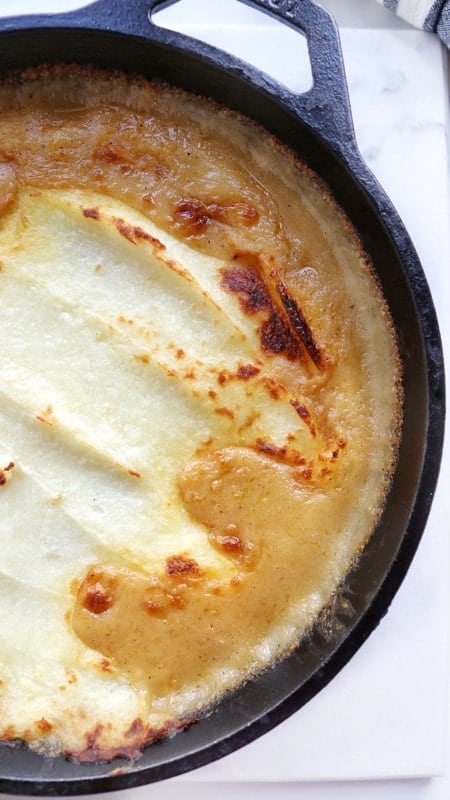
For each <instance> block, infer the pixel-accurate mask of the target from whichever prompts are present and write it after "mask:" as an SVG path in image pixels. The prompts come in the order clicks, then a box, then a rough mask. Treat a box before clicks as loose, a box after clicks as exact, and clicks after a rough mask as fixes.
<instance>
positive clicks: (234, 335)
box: [0, 68, 401, 762]
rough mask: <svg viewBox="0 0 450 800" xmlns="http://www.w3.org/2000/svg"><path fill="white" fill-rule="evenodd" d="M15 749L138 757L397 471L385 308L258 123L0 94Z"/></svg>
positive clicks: (342, 556)
mask: <svg viewBox="0 0 450 800" xmlns="http://www.w3.org/2000/svg"><path fill="white" fill-rule="evenodd" d="M0 108H1V110H2V114H1V118H0V336H1V337H2V343H3V346H2V357H1V359H0V504H1V505H0V510H1V514H0V543H1V548H0V642H1V647H0V676H1V682H0V739H4V740H12V739H15V738H22V739H24V740H25V741H27V742H28V744H29V745H30V746H31V747H33V748H36V749H38V750H40V751H42V752H44V753H47V754H55V753H58V752H63V753H66V754H68V755H70V756H71V757H72V758H74V759H76V760H79V761H87V762H89V761H98V760H105V759H106V760H110V759H113V758H114V757H116V756H119V755H123V756H125V757H128V758H136V757H138V755H139V753H140V752H141V751H142V747H143V746H144V745H145V744H147V743H150V742H152V741H154V740H156V739H158V738H161V737H162V736H164V735H166V734H167V733H171V732H174V731H176V730H179V729H182V728H183V727H185V726H186V725H187V724H189V723H190V722H191V721H192V720H193V719H195V718H196V716H198V714H199V713H201V712H202V711H203V710H204V709H206V708H208V707H209V706H210V705H211V704H213V703H215V702H216V701H217V700H218V699H220V697H221V696H222V695H223V693H224V692H226V691H228V690H230V689H232V688H234V687H236V686H238V685H239V684H240V683H242V682H243V681H245V680H247V679H248V678H250V677H252V676H253V675H255V674H257V673H258V672H260V671H261V670H263V669H265V668H266V667H268V666H270V665H271V664H272V663H273V661H274V660H276V659H278V658H280V657H282V656H283V655H284V654H285V653H287V652H288V651H289V650H290V649H291V648H292V647H293V646H295V644H296V643H297V642H298V641H299V640H300V639H301V637H302V636H303V635H304V634H305V632H307V631H308V629H309V628H310V626H311V625H312V624H313V623H314V621H315V620H316V619H317V616H318V614H319V613H320V611H321V609H322V608H323V607H324V605H326V604H327V602H328V601H329V600H330V597H331V596H332V594H333V592H334V591H335V589H336V587H337V586H338V584H339V583H340V582H341V581H342V579H343V578H344V577H345V575H346V573H347V571H348V569H349V567H350V566H351V564H352V563H353V562H354V560H355V558H357V556H358V554H359V552H360V551H361V549H362V548H363V546H364V544H365V542H366V541H367V539H368V537H369V536H370V534H371V531H372V529H373V526H374V524H375V523H376V521H377V519H378V517H379V514H380V510H381V508H382V505H383V502H384V498H385V493H386V490H387V487H388V485H389V476H390V473H391V470H392V466H393V464H394V462H395V451H396V446H397V438H398V430H399V423H400V405H401V397H400V394H401V393H400V389H399V383H400V375H399V367H398V359H397V354H396V347H395V342H394V337H393V334H392V330H391V323H390V320H389V315H388V312H387V310H386V308H385V305H384V302H383V299H382V297H381V295H380V292H379V289H378V287H377V285H376V282H375V280H374V279H373V277H372V275H371V272H370V268H369V265H368V263H367V259H366V257H365V255H364V253H363V252H362V249H361V246H360V244H359V242H358V239H357V237H356V235H355V234H354V232H353V231H352V229H351V227H350V225H349V223H348V222H347V221H346V220H345V218H344V217H343V215H342V214H341V212H340V211H339V210H338V209H337V207H336V206H335V204H334V202H333V201H332V199H331V198H330V197H329V196H328V194H327V192H326V191H325V189H324V187H323V186H322V185H321V184H320V182H319V181H318V179H316V178H315V177H314V176H313V175H312V174H311V173H310V172H309V171H308V170H307V169H306V168H305V167H303V166H302V165H301V164H300V163H298V162H297V161H295V159H294V158H293V157H292V156H291V155H289V154H288V153H287V152H286V151H285V150H284V149H283V148H282V147H281V145H279V144H278V143H277V142H275V141H274V140H273V139H272V138H270V137H269V135H268V134H265V133H263V132H262V131H261V130H260V129H259V128H258V127H256V126H255V125H253V124H252V123H250V122H248V121H246V120H244V119H242V118H240V117H237V116H236V115H234V114H232V113H230V112H227V111H224V110H220V109H218V108H216V107H214V106H213V105H211V104H209V103H208V102H206V101H203V100H201V99H199V98H194V97H191V96H189V95H185V94H183V93H180V92H177V91H175V90H171V89H168V88H166V87H163V86H160V85H152V84H150V83H146V82H144V81H139V80H138V79H134V80H128V79H127V78H125V77H123V76H121V75H119V74H113V75H108V74H106V73H102V72H98V73H94V72H90V71H88V70H82V69H79V70H76V69H72V70H70V71H67V70H64V69H63V68H54V69H42V70H40V71H39V70H36V71H33V70H30V71H28V72H27V73H25V74H23V75H22V76H21V79H20V80H17V79H12V78H11V79H10V80H6V81H4V82H3V83H2V84H0Z"/></svg>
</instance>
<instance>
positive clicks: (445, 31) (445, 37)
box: [436, 3, 450, 47]
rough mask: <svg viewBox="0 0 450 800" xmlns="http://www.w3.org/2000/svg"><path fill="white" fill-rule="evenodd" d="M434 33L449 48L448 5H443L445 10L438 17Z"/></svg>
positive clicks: (449, 6)
mask: <svg viewBox="0 0 450 800" xmlns="http://www.w3.org/2000/svg"><path fill="white" fill-rule="evenodd" d="M436 33H437V34H438V36H440V38H441V39H442V41H443V42H444V44H446V45H447V47H450V3H446V4H445V8H444V10H443V11H442V14H441V16H440V17H439V22H438V24H437V27H436Z"/></svg>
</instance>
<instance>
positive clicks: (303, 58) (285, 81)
mask: <svg viewBox="0 0 450 800" xmlns="http://www.w3.org/2000/svg"><path fill="white" fill-rule="evenodd" d="M151 21H152V23H153V24H154V25H157V26H158V27H161V28H164V29H165V30H172V31H176V32H178V33H181V34H185V35H187V36H192V37H195V38H198V39H200V40H201V41H202V42H206V43H207V44H210V45H213V46H214V47H217V48H220V50H224V51H225V52H226V53H229V54H230V55H232V56H235V57H236V58H239V59H241V60H242V61H245V62H246V63H248V64H250V65H251V66H252V67H255V68H256V69H257V70H259V71H260V72H263V73H264V74H265V75H266V76H267V77H268V78H269V79H270V78H274V79H275V80H276V81H278V82H279V83H280V84H281V85H282V86H284V87H286V89H288V90H289V91H291V92H293V93H295V94H300V93H302V92H307V91H309V90H310V89H311V87H312V85H313V77H312V71H311V63H310V60H309V54H308V46H307V43H306V38H305V36H304V35H301V36H299V31H298V29H295V28H293V27H292V26H291V25H285V24H284V22H282V21H281V20H278V19H275V18H274V17H272V16H269V15H268V14H262V13H261V12H260V11H259V10H257V9H256V8H252V7H251V6H249V5H248V4H245V3H241V2H238V0H224V1H223V2H220V3H219V2H215V3H212V4H211V3H210V2H209V0H176V2H174V3H173V4H172V5H171V6H169V7H168V6H165V7H164V8H161V7H160V6H158V8H157V9H156V10H155V11H154V13H153V15H152V19H151ZM274 56H275V57H274Z"/></svg>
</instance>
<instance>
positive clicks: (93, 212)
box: [83, 208, 100, 220]
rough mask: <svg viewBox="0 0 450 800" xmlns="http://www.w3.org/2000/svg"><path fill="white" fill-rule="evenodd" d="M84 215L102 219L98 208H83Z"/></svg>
mask: <svg viewBox="0 0 450 800" xmlns="http://www.w3.org/2000/svg"><path fill="white" fill-rule="evenodd" d="M83 217H86V219H96V220H99V219H100V211H99V210H98V208H83Z"/></svg>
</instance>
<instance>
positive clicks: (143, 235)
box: [113, 217, 166, 250]
mask: <svg viewBox="0 0 450 800" xmlns="http://www.w3.org/2000/svg"><path fill="white" fill-rule="evenodd" d="M113 222H114V225H115V226H116V228H117V230H118V231H119V233H120V234H121V235H122V236H123V237H124V238H125V239H127V241H129V242H131V243H132V244H138V243H139V242H150V244H152V245H153V247H154V248H156V249H157V250H165V249H166V248H165V245H164V244H163V243H162V242H160V241H159V239H156V238H155V237H154V236H151V234H149V233H147V232H146V231H144V230H143V228H141V227H140V226H139V225H130V224H129V223H128V222H125V220H123V219H119V218H118V217H116V218H115V219H114V220H113Z"/></svg>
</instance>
